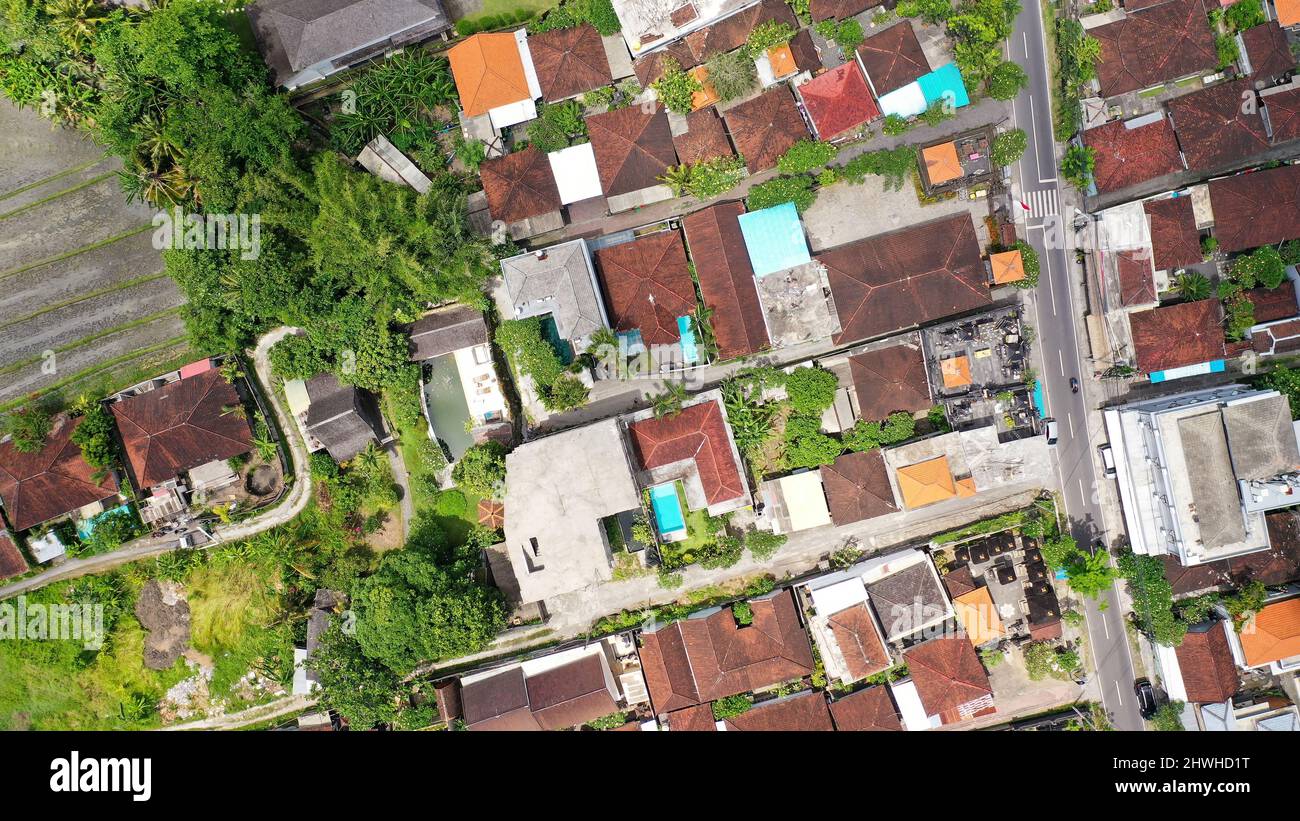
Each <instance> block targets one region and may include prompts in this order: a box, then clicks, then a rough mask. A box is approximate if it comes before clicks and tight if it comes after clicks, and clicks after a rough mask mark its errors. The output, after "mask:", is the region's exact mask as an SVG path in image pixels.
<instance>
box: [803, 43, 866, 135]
mask: <svg viewBox="0 0 1300 821" xmlns="http://www.w3.org/2000/svg"><path fill="white" fill-rule="evenodd" d="M795 94H796V95H797V96H798V97H799V100H800V102H802V103H803V108H804V111H805V112H807V114H808V119H809V121H810V122H811V123H812V128H813V136H814V137H816V138H817V139H819V140H834V139H837V138H840V137H851V136H853V135H854V134H856V133H857V132H858V131H859V130H860V129H861V127H862V126H864V125H866V124H867V123H869V122H871V121H872V120H875V119H876V118H878V117H879V116H880V108H879V106H877V105H876V101H875V98H873V97H872V96H871V89H870V88H868V87H867V78H866V76H865V75H864V74H863V73H862V68H861V67H860V66H859V65H858V62H857V60H850V61H849V62H847V63H843V64H841V65H839V66H837V67H836V68H833V69H830V70H828V71H826V72H823V73H822V74H819V75H817V76H816V77H813V78H812V79H810V80H807V81H805V82H803V83H800V84H798V85H796V86H795Z"/></svg>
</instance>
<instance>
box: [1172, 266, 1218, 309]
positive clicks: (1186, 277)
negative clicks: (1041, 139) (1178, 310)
mask: <svg viewBox="0 0 1300 821" xmlns="http://www.w3.org/2000/svg"><path fill="white" fill-rule="evenodd" d="M1175 287H1176V288H1177V289H1178V295H1179V296H1181V297H1182V298H1183V299H1185V300H1187V301H1188V302H1196V301H1199V300H1202V299H1209V298H1210V280H1209V279H1208V278H1207V277H1206V276H1205V274H1202V273H1199V272H1197V271H1184V272H1183V273H1181V274H1179V275H1178V280H1177V282H1176V284H1175Z"/></svg>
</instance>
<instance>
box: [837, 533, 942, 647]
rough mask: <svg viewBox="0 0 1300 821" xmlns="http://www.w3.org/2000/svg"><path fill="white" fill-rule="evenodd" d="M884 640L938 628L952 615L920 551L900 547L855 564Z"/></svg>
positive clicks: (855, 570)
mask: <svg viewBox="0 0 1300 821" xmlns="http://www.w3.org/2000/svg"><path fill="white" fill-rule="evenodd" d="M849 572H851V573H853V574H854V575H856V576H857V577H858V578H860V579H861V580H862V582H863V585H864V586H865V587H866V590H867V598H868V600H869V601H870V602H871V607H872V609H873V610H874V611H875V614H876V617H877V619H878V620H879V623H880V626H881V631H882V633H883V635H884V637H885V641H887V642H896V641H901V640H903V639H906V638H909V637H911V636H914V635H916V634H918V633H922V632H923V631H926V630H929V629H931V628H933V627H937V626H939V625H941V624H943V623H944V622H946V621H947V620H948V619H950V618H952V617H953V612H954V611H953V609H952V605H951V604H950V603H949V601H948V593H947V591H946V590H945V589H944V587H943V584H942V582H940V580H939V573H938V571H936V570H935V569H934V563H933V562H932V561H930V558H929V556H927V555H926V554H925V553H924V552H923V551H920V550H914V549H913V550H900V551H896V552H894V553H887V554H885V555H883V556H876V557H873V558H871V559H868V560H867V561H865V562H861V563H859V564H857V565H854V566H853V567H852V568H850V569H849Z"/></svg>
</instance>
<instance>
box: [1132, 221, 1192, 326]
mask: <svg viewBox="0 0 1300 821" xmlns="http://www.w3.org/2000/svg"><path fill="white" fill-rule="evenodd" d="M1142 210H1143V212H1144V213H1145V214H1146V217H1147V224H1148V228H1149V230H1150V234H1151V264H1150V267H1151V268H1154V269H1155V270H1157V271H1178V270H1181V269H1183V268H1185V267H1187V266H1189V265H1195V264H1196V263H1198V262H1200V261H1201V260H1202V259H1203V258H1204V256H1205V255H1204V253H1202V251H1201V234H1200V231H1199V230H1198V229H1197V227H1196V213H1195V210H1194V209H1193V207H1192V198H1191V197H1161V198H1156V199H1149V200H1146V201H1145V202H1143V203H1142ZM1150 279H1151V276H1150V272H1149V271H1148V272H1146V276H1145V277H1140V278H1139V279H1138V282H1137V284H1136V285H1135V284H1133V283H1132V281H1130V285H1129V288H1130V291H1129V293H1128V295H1127V297H1126V299H1125V303H1126V304H1136V303H1138V302H1139V301H1152V302H1153V301H1155V292H1154V286H1153V285H1151V284H1150V283H1149V280H1150ZM1135 288H1140V292H1135V290H1134V289H1135ZM1139 297H1141V298H1142V299H1141V300H1139V299H1138V298H1139ZM1130 300H1132V302H1130Z"/></svg>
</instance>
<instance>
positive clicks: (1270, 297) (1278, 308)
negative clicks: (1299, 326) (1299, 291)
mask: <svg viewBox="0 0 1300 821" xmlns="http://www.w3.org/2000/svg"><path fill="white" fill-rule="evenodd" d="M1246 298H1247V299H1249V300H1250V301H1251V303H1252V304H1254V306H1255V321H1256V322H1276V321H1277V320H1279V319H1290V318H1291V317H1293V316H1295V315H1296V314H1297V313H1300V309H1297V305H1296V297H1295V283H1294V282H1292V281H1291V280H1289V279H1286V280H1283V281H1282V284H1281V285H1279V286H1277V287H1276V288H1254V289H1252V290H1249V291H1247V292H1246Z"/></svg>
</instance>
